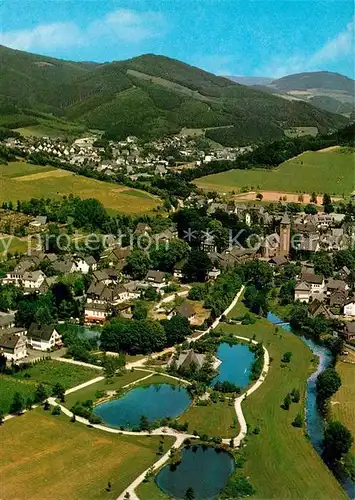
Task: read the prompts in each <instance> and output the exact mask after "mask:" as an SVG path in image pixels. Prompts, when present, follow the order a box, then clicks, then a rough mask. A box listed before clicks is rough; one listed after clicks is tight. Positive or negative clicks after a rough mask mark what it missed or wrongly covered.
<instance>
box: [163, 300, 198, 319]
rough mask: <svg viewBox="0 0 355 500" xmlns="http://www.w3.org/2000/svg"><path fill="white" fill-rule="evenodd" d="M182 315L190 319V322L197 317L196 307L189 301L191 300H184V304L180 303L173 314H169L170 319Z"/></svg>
mask: <svg viewBox="0 0 355 500" xmlns="http://www.w3.org/2000/svg"><path fill="white" fill-rule="evenodd" d="M176 315H178V316H181V317H182V318H186V319H188V320H189V322H190V323H191V321H193V319H194V318H195V309H194V307H193V306H192V305H191V304H190V303H189V302H186V301H185V302H183V303H182V304H180V305H179V306H177V307H175V308H174V309H173V310H172V312H171V314H170V315H168V316H167V317H168V319H170V318H172V317H173V316H176Z"/></svg>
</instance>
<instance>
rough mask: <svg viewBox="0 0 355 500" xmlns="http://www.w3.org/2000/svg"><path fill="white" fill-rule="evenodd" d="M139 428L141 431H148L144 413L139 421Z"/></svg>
mask: <svg viewBox="0 0 355 500" xmlns="http://www.w3.org/2000/svg"><path fill="white" fill-rule="evenodd" d="M139 429H140V430H141V431H148V430H149V429H150V424H149V420H148V419H147V417H146V416H145V415H142V416H141V418H140V421H139Z"/></svg>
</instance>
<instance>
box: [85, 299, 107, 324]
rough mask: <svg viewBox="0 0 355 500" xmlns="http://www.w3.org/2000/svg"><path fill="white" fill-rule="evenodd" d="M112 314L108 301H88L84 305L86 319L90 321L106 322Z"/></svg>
mask: <svg viewBox="0 0 355 500" xmlns="http://www.w3.org/2000/svg"><path fill="white" fill-rule="evenodd" d="M109 314H110V306H109V305H108V304H106V303H104V304H99V303H97V302H87V303H86V304H85V307H84V321H85V323H87V324H90V323H104V322H105V321H106V318H107V317H108V316H109Z"/></svg>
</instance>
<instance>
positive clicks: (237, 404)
mask: <svg viewBox="0 0 355 500" xmlns="http://www.w3.org/2000/svg"><path fill="white" fill-rule="evenodd" d="M235 338H237V339H241V340H246V341H247V342H250V339H249V338H247V337H240V336H239V335H235ZM252 343H253V344H257V343H258V342H257V341H256V340H252ZM263 348H264V365H263V369H262V372H261V375H260V377H259V378H258V380H257V381H256V382H255V384H253V385H252V386H251V387H250V389H248V390H247V391H246V392H244V394H242V395H241V396H239V397H238V398H236V399H235V400H234V409H235V413H236V415H237V418H238V422H239V425H240V431H239V434H238V436H236V437H235V438H233V441H234V444H233V446H234V448H238V447H239V446H240V443H241V441H242V440H243V439H244V438H245V436H246V435H247V432H248V428H247V423H246V420H245V417H244V414H243V411H242V402H243V401H244V399H245V398H246V397H247V396H249V395H250V394H252V393H253V392H255V391H256V390H257V389H258V388H259V387H260V386H261V384H262V383H263V382H264V380H265V377H266V375H267V373H268V371H269V367H270V356H269V351H268V350H267V349H266V347H265V346H263ZM230 441H231V440H230V439H222V442H223V443H225V444H229V443H230Z"/></svg>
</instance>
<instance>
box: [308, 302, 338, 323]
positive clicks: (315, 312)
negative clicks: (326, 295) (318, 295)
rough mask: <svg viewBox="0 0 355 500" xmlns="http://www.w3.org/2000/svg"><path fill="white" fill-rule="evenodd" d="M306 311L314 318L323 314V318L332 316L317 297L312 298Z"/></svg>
mask: <svg viewBox="0 0 355 500" xmlns="http://www.w3.org/2000/svg"><path fill="white" fill-rule="evenodd" d="M308 311H309V313H310V314H311V315H312V316H314V317H315V318H316V317H317V316H324V317H325V318H327V319H329V318H331V317H332V316H333V315H332V314H331V312H330V311H328V309H327V307H326V306H325V305H324V304H323V302H321V301H319V300H318V299H314V300H312V302H311V303H310V304H309V305H308Z"/></svg>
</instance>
